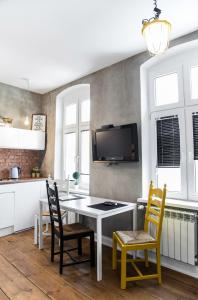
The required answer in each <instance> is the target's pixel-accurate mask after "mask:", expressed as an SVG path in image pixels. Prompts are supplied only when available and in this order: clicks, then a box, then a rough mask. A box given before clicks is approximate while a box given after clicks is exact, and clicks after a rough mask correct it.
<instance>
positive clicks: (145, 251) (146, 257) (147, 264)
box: [144, 250, 149, 267]
mask: <svg viewBox="0 0 198 300" xmlns="http://www.w3.org/2000/svg"><path fill="white" fill-rule="evenodd" d="M144 259H145V267H149V261H148V250H144Z"/></svg>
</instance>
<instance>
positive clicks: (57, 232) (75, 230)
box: [46, 181, 95, 274]
mask: <svg viewBox="0 0 198 300" xmlns="http://www.w3.org/2000/svg"><path fill="white" fill-rule="evenodd" d="M46 187H47V196H48V203H49V211H50V219H51V261H52V262H53V261H54V255H57V254H59V255H60V269H59V270H60V274H62V272H63V267H65V266H71V265H75V264H81V263H84V262H90V263H91V266H95V247H94V231H93V230H91V229H90V228H88V227H86V226H84V225H81V224H80V223H73V224H68V225H63V222H62V217H61V210H60V205H59V198H58V189H57V186H56V183H54V188H51V187H50V186H49V183H48V181H46ZM55 236H56V237H57V238H58V239H59V241H60V242H59V245H60V251H58V252H55V249H54V248H55V247H54V241H55ZM84 237H89V238H90V257H89V258H88V259H77V258H76V257H73V256H72V255H71V253H70V252H72V251H74V250H78V255H79V256H80V255H82V238H84ZM68 240H77V243H78V246H77V247H76V248H70V249H67V250H64V242H65V241H68ZM63 253H67V255H68V256H69V258H70V259H71V261H72V262H69V263H66V264H64V263H63Z"/></svg>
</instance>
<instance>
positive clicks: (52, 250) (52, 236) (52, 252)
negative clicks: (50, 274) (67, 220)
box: [51, 227, 54, 262]
mask: <svg viewBox="0 0 198 300" xmlns="http://www.w3.org/2000/svg"><path fill="white" fill-rule="evenodd" d="M53 261H54V230H53V227H52V232H51V262H53Z"/></svg>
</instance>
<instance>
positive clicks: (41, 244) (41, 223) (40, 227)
mask: <svg viewBox="0 0 198 300" xmlns="http://www.w3.org/2000/svg"><path fill="white" fill-rule="evenodd" d="M42 214H43V203H42V202H41V201H40V202H39V249H40V250H41V249H43V226H42V225H43V221H42Z"/></svg>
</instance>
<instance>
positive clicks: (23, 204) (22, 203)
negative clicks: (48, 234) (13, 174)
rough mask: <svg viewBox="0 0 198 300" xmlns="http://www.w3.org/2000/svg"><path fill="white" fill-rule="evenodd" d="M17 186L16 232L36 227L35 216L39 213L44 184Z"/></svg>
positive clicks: (28, 183) (32, 183) (33, 183)
mask: <svg viewBox="0 0 198 300" xmlns="http://www.w3.org/2000/svg"><path fill="white" fill-rule="evenodd" d="M15 185H16V187H15V191H16V193H15V216H14V231H19V230H24V229H27V228H30V227H32V226H33V225H34V215H35V214H37V213H38V211H39V200H40V198H41V186H42V185H43V182H41V181H35V182H27V183H18V184H15Z"/></svg>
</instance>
